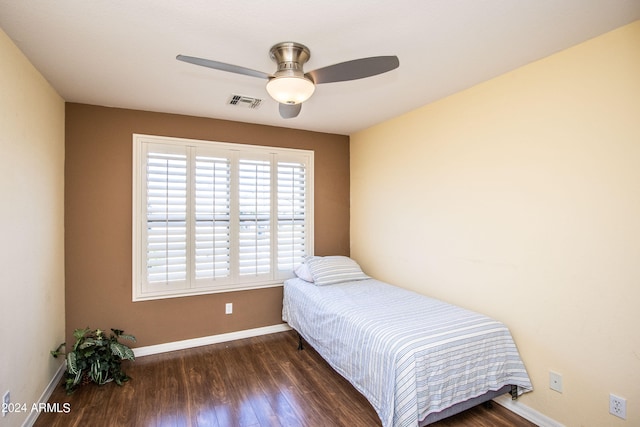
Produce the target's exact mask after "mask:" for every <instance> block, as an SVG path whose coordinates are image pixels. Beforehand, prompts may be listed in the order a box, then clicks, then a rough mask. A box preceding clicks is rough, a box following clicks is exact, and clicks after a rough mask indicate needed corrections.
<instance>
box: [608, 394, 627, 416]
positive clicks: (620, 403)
mask: <svg viewBox="0 0 640 427" xmlns="http://www.w3.org/2000/svg"><path fill="white" fill-rule="evenodd" d="M609 413H610V414H612V415H615V416H616V417H619V418H622V419H623V420H626V419H627V399H625V398H623V397H620V396H616V395H615V394H609Z"/></svg>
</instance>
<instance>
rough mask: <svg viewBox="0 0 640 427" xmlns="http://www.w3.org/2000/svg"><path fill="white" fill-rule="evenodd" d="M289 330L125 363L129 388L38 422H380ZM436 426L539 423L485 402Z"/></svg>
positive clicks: (47, 426)
mask: <svg viewBox="0 0 640 427" xmlns="http://www.w3.org/2000/svg"><path fill="white" fill-rule="evenodd" d="M297 344H298V340H297V335H296V333H295V332H293V331H290V332H282V333H278V334H271V335H264V336H260V337H254V338H248V339H244V340H238V341H233V342H228V343H221V344H214V345H210V346H206V347H199V348H194V349H189V350H181V351H175V352H170V353H164V354H159V355H153V356H146V357H141V358H138V359H137V360H136V361H135V362H133V363H127V364H126V365H123V366H124V369H125V372H127V373H128V374H129V375H130V376H132V377H133V379H132V380H131V381H129V382H127V383H125V385H124V386H122V387H118V386H117V385H115V384H113V383H110V384H106V385H104V386H100V387H98V386H96V385H94V384H90V385H87V386H83V387H81V388H80V389H78V390H77V391H76V392H75V393H74V394H73V395H71V396H67V395H66V394H65V391H64V389H63V387H62V386H59V387H57V388H56V390H55V391H54V393H53V394H52V396H51V398H50V399H49V402H50V403H59V404H60V406H61V407H62V404H63V403H69V404H70V406H71V410H70V412H69V413H67V414H65V413H46V412H43V413H41V414H40V416H39V417H38V420H37V421H36V423H35V426H36V427H55V426H61V427H62V426H64V427H69V426H93V427H100V426H126V427H131V426H136V427H137V426H141V427H142V426H144V427H173V426H176V427H182V426H184V427H196V426H197V427H203V426H211V427H227V426H239V427H249V426H250V427H254V426H255V427H266V426H268V427H271V426H300V427H303V426H304V427H306V426H311V427H324V426H327V427H334V426H344V427H359V426H363V427H364V426H367V427H374V426H380V425H381V424H380V420H379V419H378V417H377V415H376V413H375V411H374V410H373V408H372V407H371V405H370V404H369V403H368V402H367V400H366V399H365V398H364V397H363V396H362V395H361V394H360V393H358V392H357V391H356V390H355V389H354V388H353V387H352V386H351V384H349V382H347V381H346V380H345V379H344V378H342V377H341V376H340V375H338V374H337V373H335V371H333V370H332V369H331V367H330V366H329V365H328V364H327V363H326V362H325V361H324V360H323V359H322V358H321V357H320V356H319V355H318V354H317V353H316V352H315V351H314V350H313V349H312V348H311V347H310V346H308V345H307V346H305V349H304V350H303V351H297ZM432 426H434V427H445V426H446V427H464V426H469V427H470V426H474V427H483V426H486V427H489V426H492V427H512V426H518V427H535V425H534V424H532V423H530V422H528V421H526V420H524V419H522V418H521V417H519V416H517V415H515V414H514V413H512V412H510V411H508V410H507V409H505V408H503V407H501V406H500V405H498V404H493V405H492V407H491V408H486V407H484V406H482V405H480V406H478V407H475V408H472V409H470V410H469V411H466V412H464V413H461V414H459V415H456V416H454V417H450V418H448V419H446V420H442V421H440V422H438V423H435V424H432Z"/></svg>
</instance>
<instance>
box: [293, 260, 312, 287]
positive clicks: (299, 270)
mask: <svg viewBox="0 0 640 427" xmlns="http://www.w3.org/2000/svg"><path fill="white" fill-rule="evenodd" d="M293 272H294V273H295V275H296V276H298V277H299V278H301V279H302V280H304V281H306V282H311V283H313V276H312V275H311V271H309V266H308V265H307V264H306V263H304V264H300V265H299V266H297V267H296V268H295V269H294V270H293Z"/></svg>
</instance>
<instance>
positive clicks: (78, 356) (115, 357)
mask: <svg viewBox="0 0 640 427" xmlns="http://www.w3.org/2000/svg"><path fill="white" fill-rule="evenodd" d="M111 331H112V333H111V334H110V335H109V336H108V337H107V336H106V335H105V333H104V331H102V330H100V329H95V330H93V329H90V328H86V329H76V330H75V331H73V336H74V338H75V339H76V342H75V344H74V345H73V349H72V350H71V351H68V352H67V353H64V352H62V351H61V350H60V349H61V348H62V347H65V346H66V343H62V344H60V345H59V346H58V348H57V349H56V350H53V351H52V352H51V355H52V356H53V357H56V358H57V357H58V356H59V355H61V354H66V359H67V370H66V372H65V382H64V387H65V389H66V391H67V393H68V394H71V393H73V392H74V391H75V389H76V388H77V387H78V386H79V385H82V384H86V383H89V382H94V383H96V384H99V385H102V384H105V383H108V382H110V381H115V382H116V384H118V385H122V383H124V382H125V381H128V380H129V379H130V377H129V376H128V375H127V374H125V373H124V372H123V371H122V369H121V364H122V361H123V360H134V359H135V356H134V354H133V350H131V348H129V347H128V346H126V345H124V344H122V343H120V342H119V341H118V340H119V339H126V340H130V341H133V342H135V341H136V338H135V337H134V336H133V335H128V334H125V333H124V331H122V330H120V329H111Z"/></svg>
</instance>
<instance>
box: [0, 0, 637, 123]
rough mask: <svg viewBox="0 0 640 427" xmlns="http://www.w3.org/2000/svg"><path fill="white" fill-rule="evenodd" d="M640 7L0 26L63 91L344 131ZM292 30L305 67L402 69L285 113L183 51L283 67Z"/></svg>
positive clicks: (137, 11) (127, 11) (118, 1)
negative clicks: (390, 64) (361, 63)
mask: <svg viewBox="0 0 640 427" xmlns="http://www.w3.org/2000/svg"><path fill="white" fill-rule="evenodd" d="M638 19H640V0H393V1H390V0H384V1H383V0H322V1H311V0H270V1H266V0H263V1H260V0H244V1H242V0H235V1H232V0H227V1H222V0H191V1H188V2H185V1H178V0H102V1H96V0H55V1H52V0H0V27H2V29H3V30H4V31H5V32H6V33H7V34H8V35H9V37H11V38H12V39H13V41H14V42H15V44H16V45H17V46H18V47H19V48H20V49H21V50H22V52H24V54H25V55H26V56H27V57H28V58H29V60H30V61H31V62H32V63H33V64H34V65H35V67H36V68H37V69H38V70H39V71H40V72H41V73H42V74H43V75H44V76H45V78H46V79H47V80H48V81H49V82H50V83H51V85H52V86H53V87H54V88H55V89H56V90H57V91H58V93H60V95H61V96H62V97H63V98H64V99H65V100H66V101H69V102H79V103H87V104H96V105H104V106H113V107H123V108H132V109H140V110H149V111H160V112H169V113H179V114H187V115H193V116H202V117H214V118H220V119H227V120H236V121H242V122H251V123H260V124H267V125H273V126H284V127H290V128H296V129H307V130H314V131H322V132H330V133H338V134H345V135H348V134H351V133H353V132H355V131H358V130H361V129H364V128H366V127H369V126H371V125H373V124H376V123H378V122H381V121H383V120H386V119H389V118H391V117H394V116H397V115H399V114H402V113H404V112H407V111H409V110H412V109H414V108H416V107H419V106H422V105H425V104H428V103H430V102H433V101H435V100H437V99H440V98H442V97H445V96H447V95H450V94H453V93H455V92H458V91H460V90H463V89H465V88H468V87H470V86H473V85H475V84H477V83H479V82H482V81H485V80H487V79H490V78H492V77H495V76H497V75H500V74H503V73H505V72H507V71H509V70H512V69H515V68H517V67H520V66H522V65H524V64H527V63H529V62H532V61H535V60H537V59H540V58H542V57H545V56H548V55H550V54H552V53H554V52H557V51H560V50H562V49H566V48H568V47H570V46H573V45H575V44H578V43H580V42H582V41H584V40H587V39H590V38H593V37H595V36H598V35H600V34H602V33H605V32H607V31H610V30H612V29H614V28H617V27H619V26H622V25H625V24H627V23H630V22H633V21H635V20H638ZM281 41H296V42H299V43H303V44H305V45H306V46H308V47H309V48H310V50H311V59H310V60H309V62H308V63H307V64H306V65H305V71H311V70H313V69H316V68H320V67H324V66H327V65H331V64H335V63H338V62H343V61H347V60H351V59H357V58H362V57H368V56H378V55H397V56H398V57H399V59H400V67H399V68H398V69H396V70H394V71H391V72H389V73H386V74H383V75H379V76H375V77H370V78H368V79H363V80H357V81H351V82H341V83H331V84H323V85H318V87H317V88H316V92H315V94H314V95H313V97H312V98H311V99H310V100H309V101H307V102H305V103H304V105H303V108H302V112H301V113H300V115H299V116H298V117H297V118H294V119H287V120H285V119H282V118H280V116H279V114H278V107H277V103H276V102H275V101H273V100H272V99H270V98H269V96H268V94H267V92H266V90H265V80H262V79H257V78H253V77H248V76H243V75H239V74H232V73H225V72H222V71H218V70H212V69H207V68H203V67H198V66H195V65H191V64H187V63H184V62H180V61H177V60H176V59H175V56H176V55H177V54H184V55H190V56H199V57H203V58H207V59H214V60H217V61H221V62H226V63H231V64H234V65H240V66H244V67H247V68H252V69H256V70H260V71H264V72H268V73H272V72H274V71H275V63H273V62H272V61H271V59H270V58H269V54H268V52H269V48H270V47H271V46H272V45H274V44H276V43H278V42H281ZM639 48H640V46H639ZM231 94H240V95H247V96H251V97H257V98H262V99H264V102H263V103H262V105H261V107H260V108H258V109H255V110H251V109H245V108H239V107H232V106H229V105H227V101H228V99H229V97H230V96H231Z"/></svg>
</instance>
